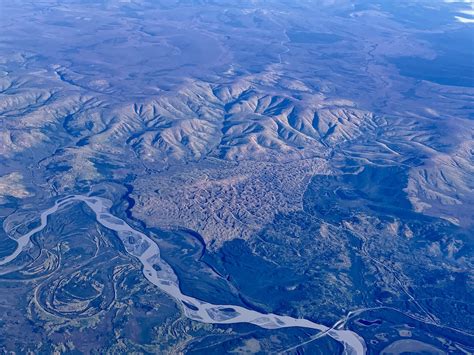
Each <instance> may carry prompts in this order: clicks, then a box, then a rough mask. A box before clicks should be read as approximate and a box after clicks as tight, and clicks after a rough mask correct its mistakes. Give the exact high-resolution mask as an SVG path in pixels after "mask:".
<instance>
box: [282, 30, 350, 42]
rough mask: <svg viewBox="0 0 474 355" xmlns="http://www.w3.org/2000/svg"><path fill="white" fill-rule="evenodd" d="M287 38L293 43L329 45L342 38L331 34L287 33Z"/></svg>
mask: <svg viewBox="0 0 474 355" xmlns="http://www.w3.org/2000/svg"><path fill="white" fill-rule="evenodd" d="M287 35H288V38H289V39H290V41H291V42H293V43H312V44H331V43H335V42H338V41H340V40H341V39H342V38H341V37H340V36H338V35H335V34H333V33H322V32H305V31H289V32H287Z"/></svg>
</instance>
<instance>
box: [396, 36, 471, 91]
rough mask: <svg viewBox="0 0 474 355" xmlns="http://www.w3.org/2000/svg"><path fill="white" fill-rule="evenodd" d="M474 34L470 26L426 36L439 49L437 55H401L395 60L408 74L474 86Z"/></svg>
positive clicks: (441, 81)
mask: <svg viewBox="0 0 474 355" xmlns="http://www.w3.org/2000/svg"><path fill="white" fill-rule="evenodd" d="M473 34H474V32H473V31H472V29H469V28H468V29H460V30H456V31H450V32H445V33H440V34H429V35H425V36H422V37H421V39H422V40H425V41H427V42H429V43H430V45H431V47H432V48H433V49H434V50H435V51H436V52H437V55H436V58H434V59H424V58H418V57H400V58H395V59H392V60H391V62H392V63H393V64H395V65H396V66H397V68H398V70H399V71H400V74H401V75H404V76H408V77H412V78H415V79H419V80H426V81H431V82H434V83H437V84H440V85H449V86H463V87H474V51H473V50H472V49H473V48H474V35H473Z"/></svg>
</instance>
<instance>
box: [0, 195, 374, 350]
mask: <svg viewBox="0 0 474 355" xmlns="http://www.w3.org/2000/svg"><path fill="white" fill-rule="evenodd" d="M76 201H79V202H83V203H85V204H86V205H87V206H88V207H89V208H90V209H91V210H92V211H93V212H94V213H95V217H96V219H97V221H98V222H99V223H100V224H101V225H103V226H104V227H106V228H108V229H110V230H113V231H115V232H116V233H117V235H118V237H119V238H120V240H121V241H122V243H123V244H124V246H125V249H126V250H127V252H128V253H129V254H131V255H133V256H134V257H136V258H137V259H139V260H140V262H141V263H142V264H143V274H144V276H145V277H146V278H147V280H148V281H150V282H151V283H152V284H154V285H156V286H157V287H158V288H159V289H161V290H162V291H163V292H165V293H167V294H168V295H170V296H171V297H173V298H174V299H175V300H176V302H178V303H179V304H180V305H181V306H182V309H183V310H184V313H185V314H186V316H187V317H188V318H190V319H192V320H195V321H197V322H203V323H212V324H233V323H250V324H254V325H257V326H259V327H262V328H266V329H278V328H288V327H302V328H310V329H315V330H318V331H320V332H321V334H327V335H328V336H330V337H332V338H333V339H335V340H337V341H338V342H340V343H341V344H342V345H343V346H344V351H345V353H347V354H364V353H365V352H366V345H365V342H364V340H363V339H362V338H361V337H360V336H358V335H357V334H356V333H354V332H352V331H350V330H344V329H337V328H336V329H335V328H329V327H327V326H325V325H322V324H317V323H314V322H311V321H309V320H307V319H300V318H292V317H289V316H282V315H276V314H273V313H269V314H265V313H260V312H257V311H254V310H250V309H247V308H243V307H240V306H234V305H227V304H223V305H218V304H212V303H208V302H205V301H203V300H199V299H196V298H194V297H190V296H187V295H184V294H183V293H182V292H181V290H180V287H179V280H178V277H177V276H176V274H175V272H174V271H173V269H172V268H171V266H170V265H168V264H167V263H166V262H165V261H164V260H163V259H161V257H160V249H159V247H158V245H157V244H156V243H155V242H154V241H153V240H152V239H151V238H150V237H148V236H147V235H146V234H144V233H142V232H140V231H137V230H135V229H133V228H132V227H130V226H129V225H128V224H127V223H126V222H125V221H123V220H122V219H120V218H117V217H115V216H114V215H112V214H111V213H110V212H109V209H110V207H112V202H111V201H110V200H107V199H104V198H100V197H89V196H82V195H72V196H68V197H66V198H62V199H59V200H57V201H56V203H55V204H54V206H53V207H51V208H49V209H47V210H45V211H43V212H42V213H41V224H40V225H39V226H38V227H36V228H34V229H32V230H31V231H29V232H28V233H26V234H24V235H23V236H21V237H19V238H17V239H16V242H17V243H18V245H17V248H16V249H15V251H14V252H13V253H12V254H11V255H9V256H7V257H5V258H3V259H1V260H0V265H4V264H7V263H9V262H11V261H13V260H14V259H15V258H16V257H17V256H18V255H20V253H21V252H22V251H23V250H24V249H25V248H26V247H27V246H28V244H29V242H30V238H31V236H33V235H34V234H35V233H38V232H39V231H41V230H42V229H44V228H45V227H46V225H47V224H48V216H49V215H51V214H53V213H55V212H57V211H58V210H59V209H61V208H62V207H64V206H66V205H69V204H71V203H74V202H76Z"/></svg>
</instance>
